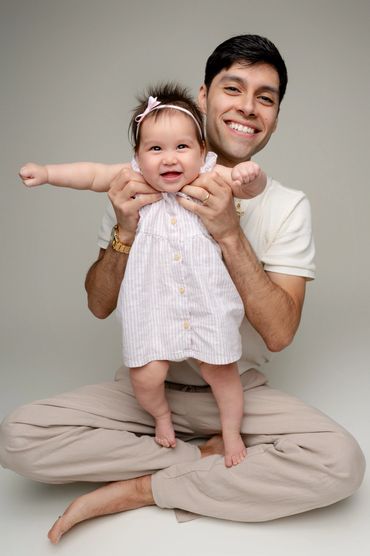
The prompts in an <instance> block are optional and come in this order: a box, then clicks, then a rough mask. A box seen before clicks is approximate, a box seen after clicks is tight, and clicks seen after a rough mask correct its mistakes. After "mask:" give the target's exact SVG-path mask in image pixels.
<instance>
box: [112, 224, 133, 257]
mask: <svg viewBox="0 0 370 556" xmlns="http://www.w3.org/2000/svg"><path fill="white" fill-rule="evenodd" d="M111 239H112V249H114V251H117V252H118V253H125V254H126V255H128V254H129V252H130V249H131V245H125V244H124V243H122V241H121V240H120V238H119V235H118V224H116V225H115V226H113V228H112V238H111Z"/></svg>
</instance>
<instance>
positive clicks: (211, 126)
mask: <svg viewBox="0 0 370 556" xmlns="http://www.w3.org/2000/svg"><path fill="white" fill-rule="evenodd" d="M198 101H199V106H200V108H201V110H202V111H203V112H204V114H206V115H207V124H206V130H207V143H208V148H209V149H210V150H212V151H215V152H216V153H217V154H218V155H219V162H220V164H224V165H226V166H235V164H238V163H239V162H243V161H245V160H249V159H250V158H251V157H252V156H253V155H254V154H256V153H257V152H258V151H260V150H261V149H263V147H264V146H265V145H266V144H267V143H268V141H269V139H270V137H271V134H272V133H273V132H274V131H275V129H276V125H277V117H278V112H279V75H278V73H277V71H276V70H275V69H274V68H273V67H272V66H270V65H269V64H265V63H261V64H255V65H252V66H247V65H243V64H241V63H235V64H233V65H232V66H231V67H230V68H228V69H224V70H222V71H221V72H220V73H219V74H217V75H216V77H215V78H214V79H213V81H212V83H211V86H210V87H209V89H208V91H207V89H206V87H205V85H202V87H201V88H200V92H199V97H198Z"/></svg>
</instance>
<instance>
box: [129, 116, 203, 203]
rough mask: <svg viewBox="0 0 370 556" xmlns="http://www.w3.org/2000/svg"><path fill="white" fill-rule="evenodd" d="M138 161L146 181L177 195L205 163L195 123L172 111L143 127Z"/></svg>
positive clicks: (148, 119)
mask: <svg viewBox="0 0 370 556" xmlns="http://www.w3.org/2000/svg"><path fill="white" fill-rule="evenodd" d="M140 135H141V139H140V145H139V149H138V151H137V153H136V160H137V163H138V165H139V167H140V170H141V173H142V174H143V176H144V178H145V180H146V181H147V182H148V183H149V185H151V186H152V187H154V188H155V189H157V190H158V191H163V192H168V193H176V192H177V191H180V189H182V187H184V185H187V184H189V183H191V182H192V181H193V180H195V178H196V177H197V176H198V175H199V171H200V168H201V166H202V165H203V162H204V154H205V152H204V148H203V147H201V146H200V144H199V142H198V139H197V135H196V130H195V123H194V122H193V121H192V119H191V118H190V117H189V116H187V115H186V114H183V113H182V112H180V111H175V110H171V111H170V112H168V111H166V112H165V113H163V114H161V115H160V116H159V117H158V118H157V119H155V118H147V119H145V120H144V121H143V123H142V124H141V129H140Z"/></svg>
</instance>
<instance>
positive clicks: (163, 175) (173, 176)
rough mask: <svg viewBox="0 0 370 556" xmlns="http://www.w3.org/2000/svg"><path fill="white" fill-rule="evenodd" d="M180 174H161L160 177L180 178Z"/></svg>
mask: <svg viewBox="0 0 370 556" xmlns="http://www.w3.org/2000/svg"><path fill="white" fill-rule="evenodd" d="M181 174H182V172H163V173H162V174H161V176H162V177H163V178H168V179H174V178H178V177H179V176H181Z"/></svg>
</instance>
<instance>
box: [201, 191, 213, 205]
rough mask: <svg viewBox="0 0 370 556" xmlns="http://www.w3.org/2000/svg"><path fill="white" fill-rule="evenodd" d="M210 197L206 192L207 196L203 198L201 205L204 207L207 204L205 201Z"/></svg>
mask: <svg viewBox="0 0 370 556" xmlns="http://www.w3.org/2000/svg"><path fill="white" fill-rule="evenodd" d="M210 195H211V194H210V192H209V191H207V195H206V196H205V197H204V199H203V201H202V205H205V204H206V203H207V201H208V199H209V197H210Z"/></svg>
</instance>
